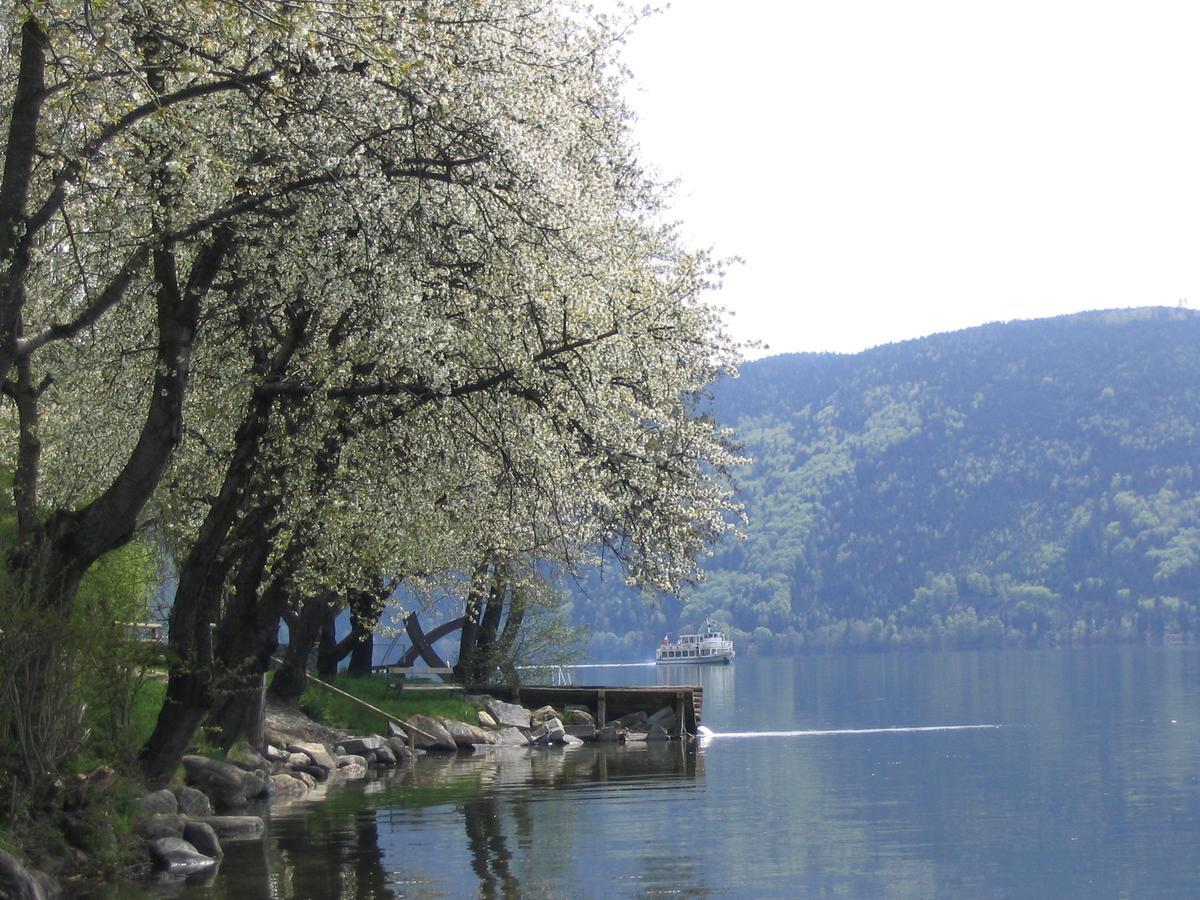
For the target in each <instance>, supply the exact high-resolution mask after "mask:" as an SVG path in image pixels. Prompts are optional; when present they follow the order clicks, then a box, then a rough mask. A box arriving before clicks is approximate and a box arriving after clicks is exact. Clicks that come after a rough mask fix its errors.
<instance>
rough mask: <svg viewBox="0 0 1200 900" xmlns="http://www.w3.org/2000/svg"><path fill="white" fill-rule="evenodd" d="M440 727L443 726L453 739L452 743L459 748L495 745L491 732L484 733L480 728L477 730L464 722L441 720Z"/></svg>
mask: <svg viewBox="0 0 1200 900" xmlns="http://www.w3.org/2000/svg"><path fill="white" fill-rule="evenodd" d="M442 725H443V726H445V729H446V731H448V732H449V733H450V737H452V738H454V743H455V744H457V745H458V746H459V747H474V746H475V745H476V744H494V743H496V737H495V735H493V734H492V732H490V731H484V730H483V729H482V728H477V727H476V726H474V725H469V724H468V723H466V722H457V721H455V720H454V719H442Z"/></svg>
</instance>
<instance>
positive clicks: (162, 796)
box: [138, 788, 179, 816]
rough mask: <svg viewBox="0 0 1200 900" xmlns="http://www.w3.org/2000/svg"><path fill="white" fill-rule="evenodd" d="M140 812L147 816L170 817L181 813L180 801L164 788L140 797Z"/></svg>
mask: <svg viewBox="0 0 1200 900" xmlns="http://www.w3.org/2000/svg"><path fill="white" fill-rule="evenodd" d="M138 810H139V811H140V812H142V813H144V814H145V815H147V816H170V815H174V814H175V813H177V812H179V801H178V800H177V799H176V798H175V795H174V794H172V793H171V792H170V791H169V790H167V789H166V788H163V789H162V790H159V791H152V792H150V793H149V794H143V795H142V796H141V797H139V798H138Z"/></svg>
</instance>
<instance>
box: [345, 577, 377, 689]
mask: <svg viewBox="0 0 1200 900" xmlns="http://www.w3.org/2000/svg"><path fill="white" fill-rule="evenodd" d="M377 602H378V598H376V597H375V596H374V595H373V594H371V593H370V592H368V591H354V592H353V593H351V594H350V618H351V621H352V622H353V626H352V628H353V631H357V632H358V639H357V640H356V641H354V642H353V644H352V646H351V649H350V665H349V666H347V668H346V671H347V673H349V674H350V675H370V674H371V666H373V665H374V664H375V663H374V660H375V625H376V624H377V623H378V621H379V611H378V607H377Z"/></svg>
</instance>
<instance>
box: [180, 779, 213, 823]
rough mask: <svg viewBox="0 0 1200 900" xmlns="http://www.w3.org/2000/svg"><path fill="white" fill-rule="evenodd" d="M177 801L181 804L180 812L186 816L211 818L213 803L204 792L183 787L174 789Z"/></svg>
mask: <svg viewBox="0 0 1200 900" xmlns="http://www.w3.org/2000/svg"><path fill="white" fill-rule="evenodd" d="M174 792H175V799H176V801H177V802H178V803H179V811H180V812H181V813H183V814H184V815H185V816H211V815H212V814H213V808H212V803H211V802H210V801H209V799H208V796H207V795H206V794H205V793H204V792H203V791H198V790H196V789H195V788H193V787H187V786H186V785H181V786H180V787H177V788H175V789H174Z"/></svg>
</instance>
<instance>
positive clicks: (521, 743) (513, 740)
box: [496, 728, 529, 747]
mask: <svg viewBox="0 0 1200 900" xmlns="http://www.w3.org/2000/svg"><path fill="white" fill-rule="evenodd" d="M496 743H497V744H498V745H499V746H501V747H528V746H529V735H528V734H526V733H525V731H523V730H522V729H520V728H502V729H501V730H500V731H497V732H496Z"/></svg>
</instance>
